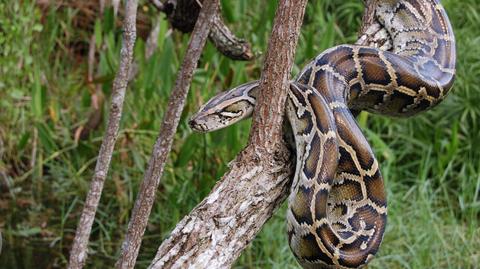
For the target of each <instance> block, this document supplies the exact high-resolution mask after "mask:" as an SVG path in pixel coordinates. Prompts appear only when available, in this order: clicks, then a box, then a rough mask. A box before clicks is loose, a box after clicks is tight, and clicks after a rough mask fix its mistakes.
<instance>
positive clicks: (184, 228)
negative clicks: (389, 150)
mask: <svg viewBox="0 0 480 269" xmlns="http://www.w3.org/2000/svg"><path fill="white" fill-rule="evenodd" d="M306 3H307V0H296V1H295V0H280V1H279V6H278V9H277V13H276V15H275V21H274V25H273V30H272V35H271V38H270V41H269V47H268V51H267V55H266V60H265V64H264V68H263V72H262V77H261V82H260V85H261V86H260V87H261V90H260V92H261V94H260V96H259V98H258V102H257V107H256V108H255V113H254V122H253V127H252V133H251V136H250V141H249V145H248V146H247V148H246V149H245V150H243V151H242V152H241V153H240V154H239V156H238V157H237V158H236V160H235V161H234V162H233V164H232V165H231V170H230V171H229V172H228V173H227V174H225V175H224V177H223V178H222V179H221V180H220V181H219V182H218V183H217V185H216V186H215V187H214V188H213V190H212V192H211V193H210V194H209V195H208V197H207V198H205V199H204V200H203V201H202V202H201V203H200V204H199V205H198V206H197V207H195V208H194V209H193V210H192V212H191V213H190V214H189V215H187V216H186V217H185V218H184V219H183V220H182V221H181V222H180V223H179V224H178V225H177V227H176V228H175V229H174V230H173V232H172V234H171V235H170V237H169V238H168V239H167V240H166V241H165V242H163V243H162V245H161V246H160V247H159V249H158V252H157V254H156V257H155V259H154V260H153V261H152V264H151V265H150V268H228V267H231V265H232V264H233V262H234V261H235V260H236V259H237V258H238V256H239V255H240V253H241V251H242V250H243V249H244V248H245V247H246V246H247V245H248V243H249V242H250V241H251V240H252V239H253V238H254V237H255V235H256V234H257V233H258V232H259V231H260V229H261V227H262V226H263V224H264V223H265V222H266V221H267V220H268V219H269V218H270V217H271V216H272V214H273V212H274V211H275V210H276V209H277V208H278V207H279V205H280V204H281V203H282V202H283V201H284V199H285V198H286V195H287V191H288V188H289V182H290V181H289V178H290V176H291V174H292V172H293V167H292V164H291V161H290V154H289V151H288V150H287V148H286V146H285V143H284V142H283V140H282V120H283V115H284V103H285V99H286V91H287V87H288V84H289V77H290V71H291V68H292V66H293V60H294V53H295V48H296V45H297V41H298V36H299V32H300V26H301V23H302V20H303V15H304V11H305V5H306Z"/></svg>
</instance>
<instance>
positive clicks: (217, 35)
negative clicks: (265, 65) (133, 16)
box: [150, 0, 254, 61]
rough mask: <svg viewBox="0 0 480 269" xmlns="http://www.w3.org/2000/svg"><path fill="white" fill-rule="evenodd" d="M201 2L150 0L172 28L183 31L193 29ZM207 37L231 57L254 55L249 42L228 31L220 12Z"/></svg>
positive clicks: (246, 59) (241, 57)
mask: <svg viewBox="0 0 480 269" xmlns="http://www.w3.org/2000/svg"><path fill="white" fill-rule="evenodd" d="M202 2H203V0H168V1H166V2H165V3H162V2H160V1H159V0H150V3H152V5H153V6H155V7H156V8H157V9H158V10H159V11H161V12H164V13H165V14H167V17H168V20H169V21H170V23H171V24H172V26H173V28H175V29H178V30H180V31H182V32H184V33H189V32H191V31H192V30H193V26H194V25H195V22H196V21H197V18H198V14H199V13H200V9H201V5H202ZM209 39H210V41H211V42H212V43H213V44H214V45H215V47H216V48H217V49H218V50H219V51H220V52H221V53H222V54H223V55H225V56H227V57H229V58H231V59H234V60H244V61H248V60H251V59H253V57H254V55H253V53H252V50H251V46H250V44H249V43H248V42H247V41H246V40H244V39H241V38H238V37H236V36H235V35H234V34H233V33H232V31H230V29H229V28H228V27H227V26H226V25H225V22H224V21H223V19H222V17H221V13H220V12H218V13H217V14H216V15H215V16H214V20H213V26H212V29H211V31H210V34H209Z"/></svg>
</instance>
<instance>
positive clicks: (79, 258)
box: [68, 0, 138, 268]
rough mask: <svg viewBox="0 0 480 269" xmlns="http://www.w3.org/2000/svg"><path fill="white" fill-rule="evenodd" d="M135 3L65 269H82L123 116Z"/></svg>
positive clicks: (125, 26) (126, 22) (127, 9)
mask: <svg viewBox="0 0 480 269" xmlns="http://www.w3.org/2000/svg"><path fill="white" fill-rule="evenodd" d="M137 6H138V1H137V0H129V1H127V2H126V6H125V19H124V23H123V29H124V33H123V41H122V49H121V52H120V65H119V68H118V71H117V74H116V76H115V79H114V81H113V88H112V101H111V105H110V115H109V119H108V124H107V129H106V133H105V135H104V137H103V141H102V146H101V148H100V152H99V154H98V159H97V164H96V166H95V172H94V175H93V178H92V182H91V185H90V189H89V191H88V194H87V198H86V200H85V205H84V208H83V211H82V215H81V216H80V221H79V223H78V226H77V231H76V233H75V239H74V242H73V246H72V250H71V252H70V261H69V265H68V268H82V267H83V265H84V264H85V260H86V258H87V247H88V241H89V237H90V232H91V229H92V224H93V221H94V219H95V213H96V211H97V207H98V203H99V201H100V197H101V194H102V190H103V185H104V183H105V178H106V177H107V174H108V169H109V167H110V161H111V159H112V153H113V149H114V146H115V142H116V140H117V135H118V130H119V126H120V119H121V116H122V109H123V101H124V99H125V92H126V89H127V85H128V75H129V71H130V68H131V63H132V58H133V46H134V44H135V39H136V25H135V22H136V17H137Z"/></svg>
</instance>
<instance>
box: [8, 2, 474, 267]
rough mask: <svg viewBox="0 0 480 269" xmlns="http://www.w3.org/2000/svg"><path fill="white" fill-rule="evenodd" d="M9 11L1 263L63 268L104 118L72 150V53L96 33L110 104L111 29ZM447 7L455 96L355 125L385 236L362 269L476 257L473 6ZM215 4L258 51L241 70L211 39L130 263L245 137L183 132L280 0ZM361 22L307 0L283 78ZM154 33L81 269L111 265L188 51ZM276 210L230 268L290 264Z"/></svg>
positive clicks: (80, 90)
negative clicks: (372, 164) (380, 180)
mask: <svg viewBox="0 0 480 269" xmlns="http://www.w3.org/2000/svg"><path fill="white" fill-rule="evenodd" d="M7 2H8V3H4V2H1V3H0V55H1V57H0V77H1V80H0V141H1V142H2V143H0V156H1V160H0V229H1V230H2V234H3V237H4V241H3V247H4V249H3V251H2V253H1V254H0V267H1V268H4V267H5V268H33V267H38V268H43V267H64V266H65V264H66V259H67V257H68V251H69V246H70V244H71V242H72V238H73V235H74V230H75V227H76V224H77V221H78V218H79V212H80V210H81V208H82V203H83V201H84V198H85V195H86V191H87V190H88V185H89V181H90V179H91V175H92V173H93V169H94V165H95V161H96V154H97V152H98V150H99V146H100V143H101V139H102V135H103V131H104V128H103V126H104V125H105V118H106V115H103V118H104V121H103V124H102V125H101V127H100V128H99V129H98V130H96V131H94V132H92V133H91V134H90V136H89V138H88V139H87V140H84V141H79V142H78V143H77V142H75V140H74V135H73V132H74V130H75V129H76V128H77V127H78V126H80V125H82V124H84V123H85V122H86V119H87V117H88V113H89V112H90V103H91V101H90V93H91V87H92V85H91V84H89V83H88V82H87V81H86V79H85V78H86V73H87V65H86V56H85V55H83V56H82V57H80V56H79V54H78V53H75V52H74V51H73V49H72V48H73V47H75V46H80V47H85V46H86V47H88V40H89V38H90V36H91V35H92V34H94V37H95V40H96V41H97V48H98V51H99V52H98V55H97V59H98V65H97V68H98V73H97V74H96V76H95V82H96V83H99V84H101V86H102V91H103V93H104V94H105V96H106V100H108V99H109V98H108V97H109V94H110V89H111V86H112V80H113V77H114V75H115V72H116V70H117V65H118V55H119V51H120V46H121V43H120V42H121V29H119V28H118V25H117V24H115V18H114V16H113V11H112V10H109V9H108V10H106V12H105V14H104V15H103V16H102V17H99V18H98V19H97V20H96V21H95V23H94V25H93V26H92V28H91V29H90V30H91V32H84V30H78V29H77V28H76V27H75V26H73V25H72V19H73V18H74V16H75V15H76V11H75V10H72V9H69V8H65V9H55V8H52V9H51V10H50V11H49V12H47V13H45V14H44V15H43V16H42V14H41V13H40V12H39V10H38V9H37V8H36V7H35V5H34V2H35V1H33V0H29V1H21V4H20V3H19V2H16V1H7ZM443 3H444V4H445V6H446V9H447V11H448V13H449V15H450V18H451V20H452V23H453V25H454V28H455V33H456V36H457V41H458V75H457V77H458V79H457V81H456V83H455V87H454V90H453V92H452V93H451V94H450V95H449V96H448V98H447V99H446V100H445V101H444V102H443V103H442V104H440V105H439V106H437V107H436V108H434V109H432V110H431V111H429V112H427V113H424V114H422V115H420V116H417V117H415V118H410V119H392V118H386V117H381V116H377V115H371V114H367V113H363V114H362V115H361V116H360V125H361V126H362V128H363V129H364V131H365V134H366V136H367V138H368V139H369V141H370V143H371V144H372V146H373V148H374V149H375V151H376V155H377V157H378V158H379V160H380V163H381V164H380V165H381V169H382V172H383V174H384V177H385V179H386V185H387V188H388V189H387V191H388V199H389V224H388V230H387V232H386V235H385V240H384V243H383V245H382V247H381V250H380V253H379V254H378V257H377V258H376V259H374V260H373V261H372V263H371V266H369V268H477V267H478V264H479V263H480V251H479V249H480V228H479V220H480V197H479V196H480V142H479V141H480V124H479V118H480V107H479V106H478V104H479V103H480V92H479V91H478V89H477V88H478V85H480V46H479V44H480V29H479V28H478V27H477V25H480V10H479V5H478V0H464V1H453V0H444V1H443ZM222 7H223V10H224V15H225V17H226V20H227V22H228V24H229V25H230V26H231V27H232V29H233V30H234V32H235V33H237V34H238V35H239V36H241V37H244V38H246V39H247V40H249V41H251V42H252V44H253V50H254V51H255V53H256V54H257V56H258V57H257V59H256V60H255V61H253V62H249V63H244V62H235V61H232V60H229V59H227V58H225V57H223V56H221V55H220V54H219V53H218V52H217V51H216V50H215V48H214V47H213V46H212V45H210V44H209V45H207V48H206V50H205V52H204V54H203V56H202V60H201V62H200V63H199V68H198V70H197V71H196V73H195V77H194V81H193V84H192V88H191V91H190V95H189V96H188V102H187V105H186V108H185V112H184V114H183V115H182V121H181V123H180V126H179V130H178V133H177V135H176V137H175V142H174V145H173V151H172V153H171V155H170V160H169V162H168V164H167V167H166V170H165V175H164V177H163V178H162V182H161V184H160V188H159V190H158V193H157V202H156V204H155V207H154V208H153V211H152V215H151V218H150V225H149V226H148V229H147V232H146V235H145V240H144V243H143V245H142V249H141V256H140V257H139V267H140V268H143V267H146V266H147V265H148V264H149V261H150V260H151V258H152V257H153V255H154V253H155V251H156V248H157V246H158V245H159V243H160V242H161V241H162V240H163V239H164V238H165V237H167V236H168V233H169V232H170V231H171V229H172V228H173V227H174V226H175V224H176V223H177V222H178V221H179V220H180V219H181V218H182V216H184V215H185V214H187V213H188V212H189V211H190V210H191V209H192V208H193V207H194V206H195V205H196V204H197V203H198V202H199V201H201V200H202V198H203V197H205V196H206V195H207V194H208V192H209V191H210V189H211V187H212V186H213V185H214V184H215V182H216V180H217V179H218V178H219V177H221V176H222V175H223V173H224V172H225V171H226V169H227V163H228V162H229V161H230V160H232V159H233V158H234V156H235V155H236V154H237V153H238V152H239V151H240V150H241V149H242V148H243V146H244V145H245V143H246V140H247V138H248V131H249V127H250V123H249V122H242V123H240V124H237V125H235V126H232V127H231V128H228V129H226V130H222V131H218V132H214V133H210V134H196V133H192V131H191V130H190V129H189V128H188V126H187V123H186V122H187V117H188V116H189V115H191V114H193V113H194V112H195V111H196V110H197V109H198V107H199V106H200V104H202V103H204V102H205V101H206V100H208V98H209V97H211V96H213V95H214V94H215V93H217V92H219V91H221V90H223V89H227V88H231V87H233V86H235V85H238V84H240V83H243V82H246V81H249V80H253V79H257V78H258V77H259V75H260V69H261V65H262V60H263V53H264V52H265V48H266V47H267V41H268V36H269V34H270V29H271V25H272V20H273V16H274V14H275V8H276V1H254V0H243V1H226V0H225V1H222ZM259 11H262V12H259ZM361 12H362V3H361V1H333V0H315V1H310V3H309V5H308V7H307V14H306V16H305V24H304V26H303V28H302V35H301V40H300V42H299V47H298V49H297V58H296V63H297V65H296V66H295V68H294V71H293V74H294V75H295V74H297V73H298V71H299V70H300V69H301V68H302V66H303V65H304V64H306V63H307V62H308V61H309V60H310V59H311V58H313V57H314V56H315V55H316V54H318V53H320V52H321V51H323V50H324V49H326V48H329V47H331V46H334V45H336V44H341V43H352V42H353V41H354V40H355V38H356V32H357V29H358V27H359V25H360V18H361ZM11 14H15V16H12V15H11ZM152 22H154V23H155V20H154V19H152ZM159 23H160V29H161V30H160V35H159V45H158V48H157V50H156V51H155V53H154V55H153V56H152V57H151V58H150V59H145V56H144V48H145V44H144V41H143V40H141V39H139V40H138V42H137V44H136V47H135V61H136V62H137V63H138V68H139V73H138V75H137V77H136V79H135V80H134V81H133V82H132V83H131V85H130V87H129V90H128V92H127V96H126V103H125V109H124V116H123V118H122V123H121V124H122V126H121V132H120V136H119V138H118V141H117V147H116V150H115V153H114V156H113V160H112V167H111V169H110V173H109V177H108V180H107V182H106V185H105V191H104V194H103V197H102V200H101V206H100V208H99V211H98V214H97V218H96V222H95V224H94V227H93V231H92V236H91V244H90V245H89V247H90V259H89V260H88V267H90V268H97V267H111V266H112V265H113V263H114V261H115V259H116V257H117V255H118V251H119V248H120V244H121V241H122V238H123V234H124V232H125V229H126V226H127V222H128V218H129V215H130V210H131V208H132V207H133V203H134V200H135V195H136V193H137V189H138V184H139V182H140V181H141V179H142V178H143V171H144V169H145V167H146V164H147V162H148V159H149V155H150V153H151V150H152V149H151V148H152V145H153V143H154V141H155V139H156V135H157V132H158V129H159V126H160V123H161V119H162V115H163V112H164V109H165V107H166V104H167V100H168V96H169V92H170V89H171V88H172V85H173V83H174V79H175V75H176V72H177V70H178V68H179V65H180V63H181V60H182V57H183V55H184V52H185V49H186V45H187V43H188V38H189V37H188V35H181V34H179V33H176V32H174V33H173V34H168V30H169V29H168V28H169V26H168V24H167V23H166V21H165V19H164V18H163V17H162V18H161V19H160V21H159ZM104 111H108V102H107V103H105V104H104ZM2 144H3V147H2ZM3 175H5V176H6V178H3ZM2 186H3V187H2ZM6 186H8V187H6ZM284 216H285V205H284V206H283V207H282V209H281V210H279V212H278V213H277V214H276V215H275V216H273V217H272V219H271V220H270V221H269V222H268V223H267V225H266V226H265V227H264V229H263V230H262V232H261V233H260V234H259V235H258V237H257V238H256V239H255V241H254V242H253V243H252V244H251V246H249V247H248V248H247V250H246V251H245V252H244V253H243V254H242V256H241V257H240V259H239V260H238V262H237V264H236V266H235V267H236V268H297V264H296V262H295V260H294V258H293V256H292V254H291V253H290V250H289V248H288V244H287V240H286V232H285V217H284Z"/></svg>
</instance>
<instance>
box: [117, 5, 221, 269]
mask: <svg viewBox="0 0 480 269" xmlns="http://www.w3.org/2000/svg"><path fill="white" fill-rule="evenodd" d="M216 12H218V0H208V1H205V5H204V7H203V8H202V10H201V11H200V15H199V17H198V20H197V23H196V25H195V28H194V30H193V33H192V37H191V39H190V43H189V45H188V49H187V53H186V55H185V58H184V61H183V64H182V67H181V68H180V72H179V75H178V77H177V80H176V83H175V87H174V89H173V91H172V94H171V96H170V100H169V103H168V108H167V111H166V113H165V116H164V120H163V123H162V127H161V129H160V134H159V136H158V139H157V141H156V142H155V146H154V149H153V153H152V156H151V159H150V162H149V164H148V168H147V171H146V172H145V176H144V180H143V182H142V183H141V186H140V191H139V193H138V195H137V200H136V202H135V207H134V209H133V212H132V217H131V219H130V222H129V224H128V230H127V234H126V236H125V240H124V242H123V244H122V252H121V255H120V259H119V260H118V261H117V263H116V268H133V267H134V265H135V261H136V258H137V255H138V251H139V249H140V245H141V242H142V236H143V234H144V232H145V228H146V226H147V223H148V217H149V216H150V211H151V209H152V205H153V203H154V201H155V193H156V191H157V188H158V185H159V183H160V178H161V176H162V174H163V170H164V167H165V163H166V160H167V157H168V154H169V152H170V149H171V147H172V142H173V137H174V134H175V132H176V130H177V126H178V123H179V121H180V116H181V113H182V111H183V108H184V105H185V101H186V98H187V93H188V90H189V88H190V84H191V80H192V76H193V71H194V70H195V69H196V67H197V63H198V60H199V59H200V55H201V53H202V51H203V47H204V45H205V42H206V39H207V36H208V33H209V32H210V28H211V25H212V17H214V14H215V13H216Z"/></svg>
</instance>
